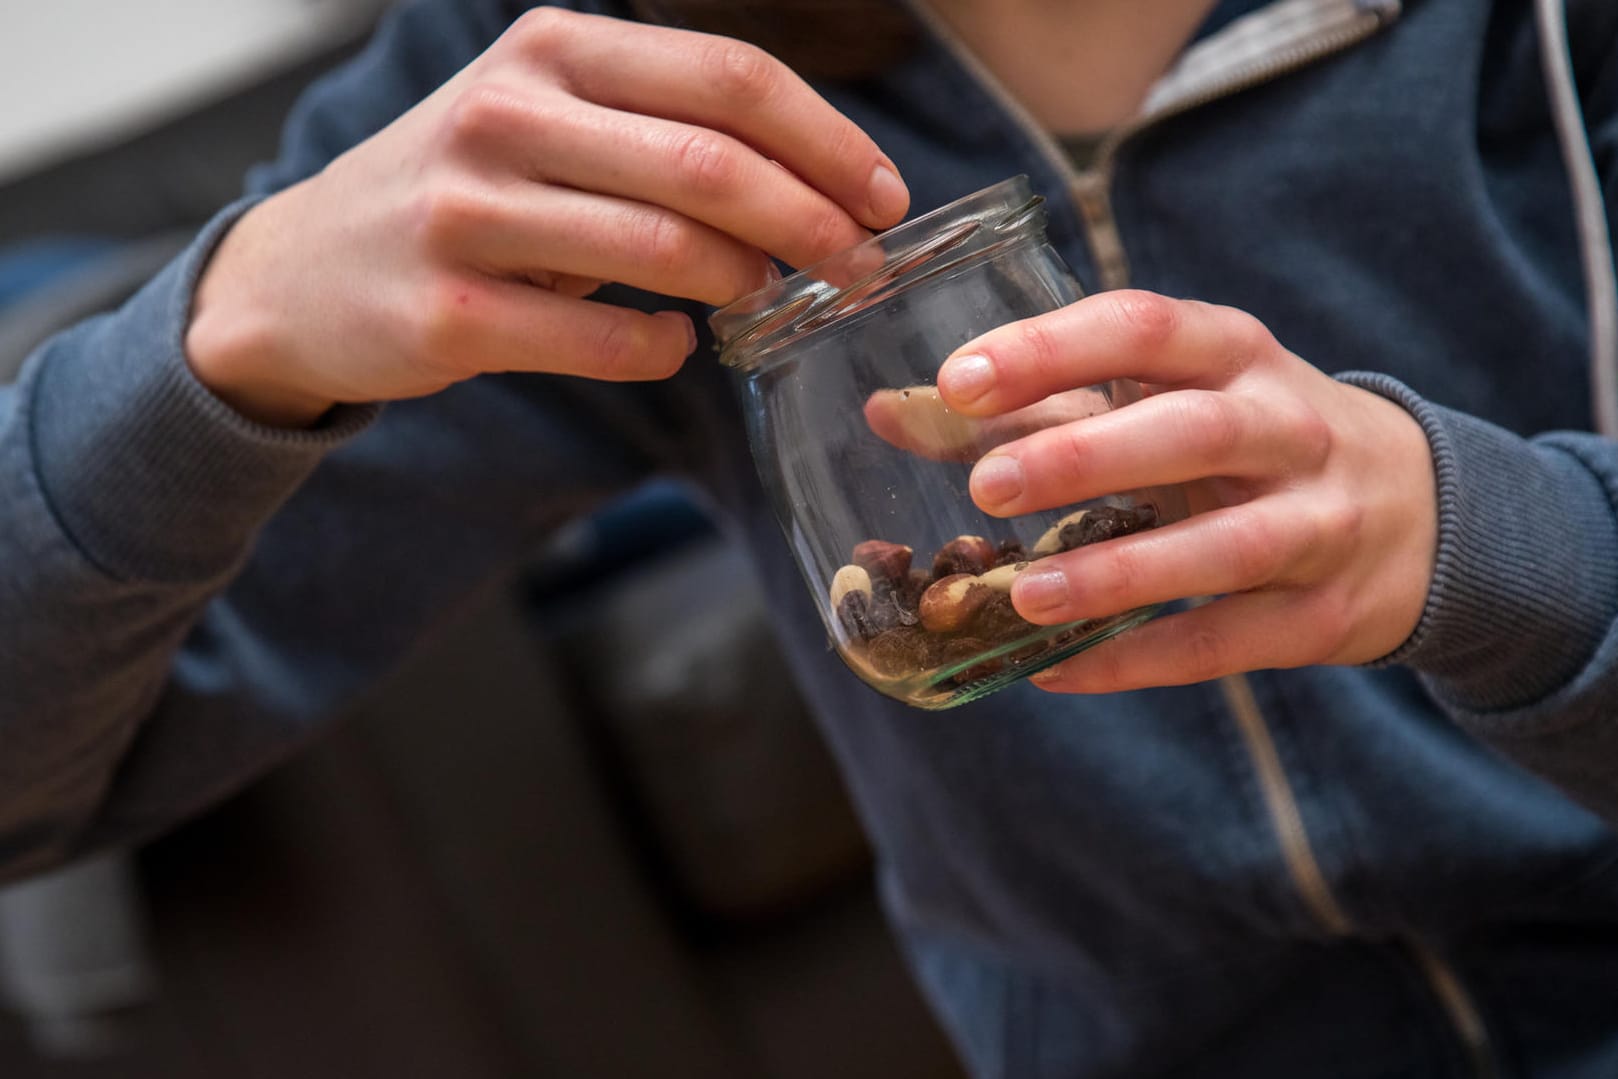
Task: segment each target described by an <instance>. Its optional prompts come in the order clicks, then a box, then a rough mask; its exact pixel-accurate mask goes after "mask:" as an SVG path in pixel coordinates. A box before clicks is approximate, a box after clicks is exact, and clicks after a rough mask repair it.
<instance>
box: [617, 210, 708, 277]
mask: <svg viewBox="0 0 1618 1079" xmlns="http://www.w3.org/2000/svg"><path fill="white" fill-rule="evenodd" d="M626 232H627V234H628V237H629V248H630V251H631V252H632V254H633V257H634V258H636V259H637V260H639V261H640V262H642V263H643V264H645V265H646V266H649V267H650V268H651V269H652V270H653V271H654V272H656V273H660V274H677V273H680V272H682V271H684V270H687V269H689V268H690V267H691V265H692V264H693V262H694V261H695V255H696V252H695V250H694V248H695V244H694V243H693V241H692V239H691V236H690V234H689V233H688V232H687V231H686V230H685V229H683V228H681V227H680V224H679V222H677V221H676V220H675V219H674V218H672V217H670V216H668V215H667V214H661V213H656V212H636V213H634V214H633V216H632V219H631V221H630V224H629V227H628V229H627V230H626Z"/></svg>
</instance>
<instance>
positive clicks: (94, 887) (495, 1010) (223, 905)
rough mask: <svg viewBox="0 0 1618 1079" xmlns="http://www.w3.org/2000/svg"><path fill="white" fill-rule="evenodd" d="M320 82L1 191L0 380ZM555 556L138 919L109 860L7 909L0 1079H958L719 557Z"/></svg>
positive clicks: (672, 516) (638, 549) (243, 814)
mask: <svg viewBox="0 0 1618 1079" xmlns="http://www.w3.org/2000/svg"><path fill="white" fill-rule="evenodd" d="M322 66H324V65H323V64H321V63H316V64H311V65H307V66H305V67H303V68H300V69H299V70H298V71H296V72H292V73H290V74H287V75H284V76H280V77H277V78H276V79H273V80H271V81H270V82H269V83H267V84H266V85H265V86H263V87H259V88H257V89H255V90H251V91H247V92H245V93H243V94H240V95H237V96H236V97H234V98H232V99H231V100H230V101H227V102H223V103H221V104H219V105H217V106H214V107H211V108H209V109H208V110H205V111H204V112H203V113H200V114H198V115H197V116H193V117H188V118H185V119H182V120H180V121H177V122H176V123H174V124H171V125H169V126H168V127H166V128H164V129H162V130H159V131H156V132H151V133H148V134H145V135H143V136H141V137H139V138H136V139H133V140H132V141H130V142H129V143H127V144H126V145H123V146H119V147H117V148H114V149H112V150H107V151H103V152H99V153H96V154H93V155H91V156H89V157H87V158H84V159H81V160H77V161H70V162H65V163H62V164H60V165H58V166H56V167H53V168H52V169H50V170H49V171H48V172H46V173H43V174H40V175H36V176H32V177H27V178H24V179H21V180H18V181H15V182H11V183H8V184H6V185H4V186H3V187H0V245H4V244H5V243H7V242H12V243H14V244H20V243H23V242H27V243H29V244H30V247H29V249H28V251H27V252H26V257H23V256H19V257H18V258H17V259H16V261H14V262H12V263H10V265H11V266H12V267H13V268H16V267H19V266H27V267H30V268H31V269H30V271H29V272H26V273H22V272H19V273H18V274H17V275H16V276H15V277H13V278H11V279H9V280H10V283H11V285H12V286H13V287H12V288H11V290H10V291H9V292H8V293H7V295H8V296H9V297H11V298H12V299H13V301H14V302H12V303H11V304H9V306H6V307H5V309H4V310H3V311H0V365H4V364H5V362H6V360H7V359H8V358H9V359H10V360H11V361H13V362H15V361H20V359H21V357H22V355H23V354H25V353H26V352H27V351H28V350H30V349H31V348H32V347H33V345H34V344H36V343H37V342H38V341H39V340H41V339H43V337H44V336H46V335H47V334H49V333H50V332H52V331H53V330H55V329H57V328H59V327H60V326H63V325H66V324H68V323H70V322H73V321H76V320H78V319H80V318H83V317H85V316H87V315H89V314H91V313H93V312H94V311H96V310H101V309H104V308H106V307H110V306H113V305H115V304H116V303H117V302H119V300H121V299H122V298H123V296H125V295H127V293H128V292H129V291H132V290H133V289H134V288H135V287H137V286H138V284H139V283H140V282H141V281H142V280H144V279H145V278H146V277H147V276H149V275H150V274H151V273H152V272H153V271H154V270H155V269H156V268H157V267H158V266H160V265H161V264H162V263H163V262H164V261H165V260H166V259H167V258H168V257H170V256H171V255H172V253H173V252H174V251H175V250H177V249H178V247H179V246H180V245H181V244H183V243H184V241H185V237H186V236H187V235H188V234H189V233H188V230H189V228H190V227H192V226H194V225H195V224H197V223H199V222H200V221H202V220H204V219H205V218H206V217H208V216H209V215H210V214H211V213H212V212H213V211H214V210H215V209H216V208H217V207H218V206H219V205H221V204H223V203H224V202H226V201H228V200H229V199H230V198H232V197H233V196H234V194H235V192H236V190H237V185H238V184H239V178H240V173H241V171H242V169H243V167H245V165H247V164H248V163H249V162H251V161H253V160H257V159H259V158H262V157H265V156H267V155H268V154H270V153H271V151H272V150H273V147H274V144H275V140H276V129H277V127H278V125H279V121H280V117H281V114H282V113H283V112H284V110H285V107H286V105H287V104H289V103H290V101H291V100H292V98H293V97H294V96H295V94H296V92H297V90H298V89H299V88H300V87H301V85H302V83H303V82H304V81H306V80H307V78H308V77H309V76H310V74H312V73H313V71H314V70H316V69H317V68H319V67H322ZM63 238H66V240H65V241H63ZM19 250H20V249H19V248H17V247H13V248H12V251H13V253H14V254H15V253H17V252H18V251H19ZM42 253H43V254H44V255H45V257H44V258H41V255H42ZM571 535H572V539H573V542H572V545H571V546H569V544H568V543H566V542H563V543H561V544H559V545H557V546H555V547H553V548H551V549H549V550H547V551H545V552H541V553H539V554H537V555H536V559H535V564H534V567H533V573H532V574H531V575H530V577H529V578H528V582H527V583H528V585H529V587H527V588H525V589H524V590H523V591H522V592H521V593H518V592H516V591H515V590H513V591H509V592H502V593H499V594H496V595H491V596H488V597H486V601H485V603H484V604H483V605H482V606H481V608H480V610H479V611H478V612H477V613H476V614H474V615H472V616H470V617H469V618H468V619H467V620H466V621H465V622H463V623H462V624H461V625H460V626H459V627H458V628H457V629H456V630H455V631H454V632H453V633H452V634H451V635H450V636H449V637H448V638H447V639H444V640H442V641H439V642H438V643H437V644H435V645H433V646H432V647H430V648H428V649H426V650H425V651H424V653H423V655H422V656H421V657H419V659H418V660H417V661H416V662H415V663H413V664H412V666H411V667H410V668H409V669H408V670H406V671H405V672H403V673H402V674H401V676H400V677H398V678H397V679H396V680H395V681H393V682H392V683H391V684H389V685H388V686H385V687H380V688H379V691H378V692H377V693H376V694H375V695H374V696H373V697H372V698H371V699H370V700H369V701H368V702H366V703H365V705H364V706H363V707H361V708H360V709H359V710H358V712H357V714H356V715H355V716H354V717H353V720H352V722H350V723H349V724H348V725H346V726H345V727H343V728H342V729H340V730H338V731H337V732H336V733H335V734H334V735H333V736H332V737H330V738H328V739H327V740H325V741H324V742H322V743H321V744H320V745H319V746H317V747H316V748H315V749H313V750H312V751H310V752H309V753H307V754H305V755H304V756H302V757H301V758H299V759H298V760H297V761H295V762H293V763H292V764H291V765H289V766H288V767H285V768H283V769H281V770H279V771H278V772H276V773H275V774H274V775H272V776H271V777H269V778H268V779H267V780H266V781H264V782H263V783H261V784H259V785H257V786H256V787H254V788H253V789H252V790H250V791H248V792H246V793H245V794H244V795H242V796H240V797H238V798H236V799H235V800H233V801H232V802H230V803H229V804H227V805H226V806H224V807H222V808H221V809H219V810H218V811H216V812H214V813H212V814H210V815H209V816H208V817H206V818H204V819H202V820H199V821H196V822H193V823H191V824H189V825H186V826H184V827H182V828H181V829H179V830H178V831H177V832H175V833H174V834H173V835H171V836H169V837H167V838H165V839H163V840H161V841H160V842H158V843H156V844H154V845H152V846H151V847H150V848H148V849H147V850H146V851H144V852H142V854H141V856H140V862H139V875H138V877H137V878H136V880H137V884H138V894H134V893H132V892H131V890H130V889H129V888H128V886H127V884H128V881H129V877H128V876H127V875H124V874H125V870H121V869H119V868H118V867H117V864H116V863H100V864H91V865H90V866H89V867H88V868H81V867H70V868H68V869H66V870H64V871H62V872H61V873H59V874H56V875H52V876H49V877H45V878H39V879H38V881H36V882H30V883H29V884H27V885H24V890H22V891H17V892H12V893H7V895H6V898H4V899H0V906H5V905H13V906H14V908H15V909H20V910H23V911H24V912H25V913H24V914H23V915H22V916H21V919H20V920H18V919H17V918H13V919H12V924H14V925H20V926H22V928H21V929H19V930H17V931H18V932H20V933H22V934H23V936H24V937H25V938H26V940H27V944H26V946H25V948H24V949H23V950H21V951H18V950H17V949H16V948H15V947H13V948H11V949H10V950H9V952H8V954H9V955H10V956H11V960H9V961H11V962H13V968H12V969H11V970H10V973H9V974H8V979H9V985H10V997H11V999H12V1002H13V1003H12V1008H13V1011H12V1013H11V1014H9V1015H8V1014H6V1013H5V1012H4V1010H3V1009H0V1075H4V1076H5V1077H6V1079H148V1077H150V1079H158V1077H161V1079H215V1077H217V1076H221V1075H230V1076H242V1077H247V1079H256V1077H263V1079H284V1077H286V1076H292V1075H296V1076H300V1077H306V1079H326V1077H331V1079H338V1077H342V1079H370V1077H376V1079H383V1077H386V1079H394V1077H397V1076H414V1075H420V1076H433V1077H437V1076H455V1077H456V1079H483V1077H488V1079H497V1077H526V1076H550V1077H557V1076H559V1077H574V1076H578V1077H592V1079H593V1077H597V1076H612V1077H614V1079H637V1077H641V1076H645V1077H653V1076H656V1077H658V1079H678V1077H683V1076H691V1077H693V1079H695V1077H703V1079H811V1077H813V1079H823V1077H825V1076H838V1077H841V1079H862V1077H866V1076H869V1077H871V1079H876V1077H878V1076H880V1077H883V1079H911V1077H914V1079H922V1077H937V1079H953V1077H955V1076H957V1075H958V1074H959V1072H958V1069H957V1067H956V1065H955V1064H954V1062H953V1057H952V1055H951V1053H950V1051H949V1049H948V1048H947V1046H946V1045H945V1043H944V1042H943V1040H942V1038H941V1036H940V1035H939V1033H938V1031H937V1029H936V1027H935V1026H934V1024H933V1021H932V1019H931V1017H930V1016H929V1015H928V1014H927V1013H926V1011H925V1009H924V1008H923V1006H922V1004H921V1002H920V1000H919V998H918V997H917V995H916V993H915V990H914V988H913V987H912V985H911V983H910V981H909V978H908V976H907V974H906V973H905V971H904V968H903V966H902V963H901V962H900V959H899V957H898V954H897V952H896V949H895V948H894V945H893V943H892V941H891V940H890V937H889V934H888V931H887V928H886V926H885V925H884V923H883V921H882V918H881V916H880V914H879V912H878V910H877V906H876V902H875V899H874V895H873V889H872V886H871V880H870V870H869V864H868V855H867V852H866V850H865V848H864V844H863V841H862V839H861V837H860V834H859V830H858V828H857V826H856V824H855V822H854V819H853V816H852V813H851V811H850V809H849V806H848V804H847V802H846V799H845V798H844V796H843V792H842V789H841V786H840V783H839V781H838V779H837V776H836V774H835V772H834V770H833V769H832V766H831V763H830V761H829V759H828V758H827V754H826V752H825V750H824V748H823V746H822V745H821V743H820V742H819V740H818V735H817V734H816V732H815V731H814V729H813V727H812V726H811V725H810V723H809V720H808V717H807V715H806V714H805V711H804V707H803V704H802V702H801V701H800V700H799V698H798V696H797V693H796V691H795V689H794V687H793V686H792V684H791V679H790V677H789V675H788V673H787V671H786V669H785V666H784V664H783V662H782V661H781V658H780V656H779V655H778V654H777V653H776V652H775V650H774V645H773V642H772V641H771V639H770V637H769V634H768V632H767V625H766V623H765V618H764V615H763V612H762V600H761V599H760V597H759V596H758V590H757V588H756V587H755V586H754V585H753V583H752V578H751V576H750V572H749V568H748V566H747V565H746V563H745V560H744V559H742V557H741V556H740V555H739V553H738V552H736V551H735V550H733V549H732V548H730V547H729V546H728V545H726V544H725V543H724V541H723V540H721V539H720V538H719V536H718V534H717V533H716V532H715V530H714V528H713V526H712V524H711V522H709V521H707V519H706V518H704V517H703V516H702V515H701V514H700V513H699V512H698V511H696V510H695V509H694V507H693V506H692V505H691V503H690V502H689V501H688V500H686V499H685V498H684V497H683V496H682V495H681V493H680V492H679V491H678V490H677V489H671V488H668V487H653V488H648V489H647V490H644V491H642V492H639V493H637V495H635V496H634V497H632V498H631V499H629V500H626V501H625V502H623V503H620V504H618V505H616V506H614V507H611V508H610V509H609V510H608V511H607V512H605V513H603V514H601V515H599V516H598V517H596V518H594V519H592V521H591V522H589V523H588V524H586V525H582V526H581V527H580V528H578V529H576V530H574V531H573V533H571ZM580 565H587V566H590V567H593V568H592V571H591V572H589V573H583V574H581V573H578V572H576V570H577V567H578V566H580ZM608 566H610V567H615V568H616V569H617V570H619V572H614V573H607V572H598V571H600V570H602V567H608ZM581 581H582V582H588V584H587V585H585V586H583V587H580V586H579V584H578V582H581ZM560 582H571V583H570V584H569V585H568V587H560V586H559V583H560ZM721 584H723V587H721ZM653 612H655V614H653ZM671 620H672V621H673V622H674V623H676V624H677V625H678V630H677V631H672V632H671V631H669V625H670V621H671ZM654 621H661V622H663V623H664V625H663V626H661V627H659V626H657V625H655V624H654ZM19 897H20V898H19ZM42 897H44V898H43V899H42ZM143 908H144V911H145V912H146V913H145V914H144V915H143V913H142V911H143ZM76 910H77V911H94V912H95V913H75V911H76ZM0 917H3V916H0ZM30 919H33V920H30ZM147 925H149V931H150V937H149V939H147V938H143V936H142V935H141V929H142V927H143V926H147ZM94 926H100V927H101V929H100V932H99V935H93V934H92V933H91V929H92V927H94ZM41 927H45V928H41ZM3 933H4V930H3V929H0V935H3ZM0 946H4V945H3V944H0ZM19 957H20V958H22V960H23V962H24V966H25V968H26V969H25V970H24V971H23V976H22V978H21V979H19V978H18V976H17V970H16V969H15V960H16V959H17V958H19ZM120 957H121V958H120ZM148 959H149V961H150V964H151V965H150V966H148V965H147V963H148ZM124 960H127V961H128V965H127V967H124V966H121V965H120V964H121V962H122V961H124ZM154 968H155V974H156V978H155V979H154V977H153V971H154ZM98 969H99V970H102V971H117V970H120V969H122V970H124V971H125V973H129V974H131V975H133V974H139V975H140V976H139V977H134V976H130V977H128V978H126V979H125V980H123V981H122V982H120V981H119V980H118V979H117V978H114V977H112V976H111V975H108V976H107V978H106V979H105V980H104V981H103V982H102V983H101V988H103V989H108V988H118V989H119V990H120V993H119V994H113V993H111V992H104V993H101V994H99V995H98V994H97V993H96V992H94V991H92V990H94V989H95V988H96V984H95V980H94V978H93V977H84V978H81V979H80V980H78V981H77V982H75V981H74V980H73V977H74V974H75V972H78V973H80V974H86V973H89V972H93V971H94V970H98ZM154 985H155V987H156V991H155V993H154V992H153V987H154ZM19 1009H20V1010H19ZM63 1011H71V1012H72V1013H73V1014H72V1015H71V1016H68V1020H69V1021H67V1022H57V1021H56V1020H54V1019H53V1018H51V1016H52V1013H53V1012H63ZM53 1035H55V1036H53ZM64 1035H70V1037H66V1038H65V1040H64V1038H63V1037H61V1036H64ZM40 1048H44V1049H45V1050H47V1051H48V1055H41V1054H40V1052H39V1051H38V1050H39V1049H40ZM64 1050H68V1051H71V1052H70V1055H66V1056H64V1053H63V1051H64ZM87 1056H88V1057H89V1058H87Z"/></svg>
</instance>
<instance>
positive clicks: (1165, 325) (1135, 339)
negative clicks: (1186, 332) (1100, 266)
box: [1106, 289, 1180, 350]
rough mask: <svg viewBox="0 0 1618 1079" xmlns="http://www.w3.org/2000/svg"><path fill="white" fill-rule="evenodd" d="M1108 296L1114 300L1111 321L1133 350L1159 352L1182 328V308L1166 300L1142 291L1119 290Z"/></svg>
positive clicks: (1110, 308)
mask: <svg viewBox="0 0 1618 1079" xmlns="http://www.w3.org/2000/svg"><path fill="white" fill-rule="evenodd" d="M1106 295H1107V296H1109V297H1110V298H1111V302H1110V304H1109V305H1108V308H1107V310H1108V317H1109V319H1110V321H1111V322H1112V323H1113V325H1114V326H1115V327H1116V328H1117V330H1118V332H1119V333H1120V334H1121V335H1122V336H1123V338H1124V340H1125V341H1126V343H1127V344H1128V346H1129V347H1131V348H1135V349H1141V350H1151V349H1155V348H1160V347H1162V346H1163V345H1164V344H1165V343H1167V342H1168V340H1169V339H1170V338H1171V337H1173V336H1174V331H1175V330H1176V329H1177V328H1178V327H1179V323H1180V306H1179V304H1178V303H1177V302H1176V301H1174V300H1171V299H1169V298H1168V297H1167V296H1163V295H1160V294H1158V293H1156V292H1144V291H1141V290H1139V289H1120V290H1118V291H1116V292H1110V293H1107V294H1106Z"/></svg>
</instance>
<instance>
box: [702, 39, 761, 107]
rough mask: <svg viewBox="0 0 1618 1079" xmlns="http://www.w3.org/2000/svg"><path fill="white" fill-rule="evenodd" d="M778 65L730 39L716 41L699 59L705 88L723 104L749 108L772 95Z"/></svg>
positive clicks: (749, 47)
mask: <svg viewBox="0 0 1618 1079" xmlns="http://www.w3.org/2000/svg"><path fill="white" fill-rule="evenodd" d="M777 67H778V65H777V62H776V61H775V60H774V59H772V58H771V57H770V55H769V54H768V53H766V52H765V51H764V50H763V49H760V48H757V47H755V46H753V45H748V44H746V43H745V42H741V41H735V40H732V39H730V38H719V39H716V40H715V41H714V42H713V43H712V44H710V45H709V46H708V49H707V52H706V54H705V55H704V56H703V58H702V71H703V74H704V75H705V76H706V78H707V80H708V85H710V86H712V87H713V88H714V91H715V92H716V93H717V94H718V95H719V96H720V97H722V98H724V99H725V100H726V101H730V102H734V103H736V104H743V105H752V104H757V103H759V102H761V101H763V100H765V99H767V98H768V97H769V96H770V95H771V93H773V92H774V90H775V86H776V83H777V80H778V78H779V75H778V73H777Z"/></svg>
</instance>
